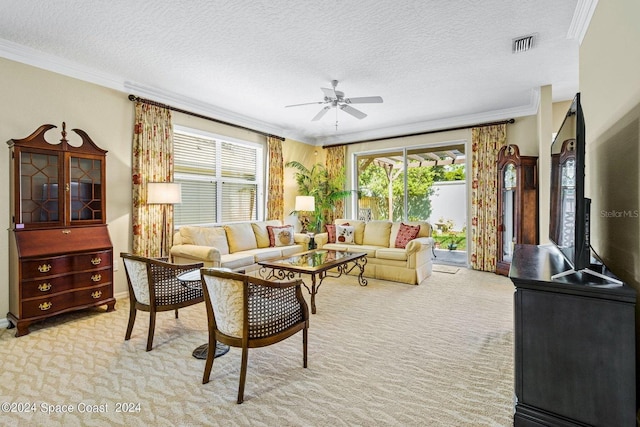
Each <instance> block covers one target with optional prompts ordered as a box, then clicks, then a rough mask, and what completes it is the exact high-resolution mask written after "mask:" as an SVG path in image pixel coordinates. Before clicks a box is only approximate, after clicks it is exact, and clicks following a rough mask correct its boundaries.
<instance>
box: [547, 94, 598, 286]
mask: <svg viewBox="0 0 640 427" xmlns="http://www.w3.org/2000/svg"><path fill="white" fill-rule="evenodd" d="M585 157H586V155H585V124H584V115H583V113H582V107H581V105H580V94H579V93H578V94H577V95H576V96H575V98H574V99H573V102H572V103H571V107H570V108H569V111H568V112H567V114H566V116H565V118H564V121H563V122H562V126H560V129H559V130H558V133H557V135H556V137H555V139H554V141H553V143H552V144H551V191H550V195H551V200H550V202H551V203H550V211H551V216H550V219H549V239H550V240H551V241H552V242H553V243H554V244H555V245H556V246H557V247H558V249H559V250H560V252H562V255H563V256H564V258H565V259H566V260H567V262H568V263H569V264H570V265H571V270H569V274H570V273H571V272H575V271H581V270H584V269H587V268H589V266H590V260H591V251H590V243H589V208H590V199H587V198H586V197H585V160H586V159H585Z"/></svg>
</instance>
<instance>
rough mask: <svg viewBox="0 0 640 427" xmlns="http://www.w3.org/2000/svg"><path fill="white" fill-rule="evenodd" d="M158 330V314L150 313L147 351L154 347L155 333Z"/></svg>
mask: <svg viewBox="0 0 640 427" xmlns="http://www.w3.org/2000/svg"><path fill="white" fill-rule="evenodd" d="M155 329H156V312H155V311H150V312H149V336H148V338H147V351H151V348H152V347H153V331H154V330H155Z"/></svg>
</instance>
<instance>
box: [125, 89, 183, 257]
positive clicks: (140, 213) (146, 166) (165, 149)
mask: <svg viewBox="0 0 640 427" xmlns="http://www.w3.org/2000/svg"><path fill="white" fill-rule="evenodd" d="M171 181H173V127H172V125H171V111H170V110H169V109H166V108H162V107H158V106H155V105H150V104H146V103H142V102H136V104H135V124H134V130H133V165H132V183H133V215H132V223H133V253H134V254H137V255H142V256H147V257H164V256H168V254H169V250H170V249H171V244H172V239H173V205H164V204H163V205H160V204H158V205H156V204H153V205H148V204H147V183H148V182H171Z"/></svg>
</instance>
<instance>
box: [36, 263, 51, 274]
mask: <svg viewBox="0 0 640 427" xmlns="http://www.w3.org/2000/svg"><path fill="white" fill-rule="evenodd" d="M49 270H51V264H42V265H39V266H38V271H39V272H40V273H48V272H49Z"/></svg>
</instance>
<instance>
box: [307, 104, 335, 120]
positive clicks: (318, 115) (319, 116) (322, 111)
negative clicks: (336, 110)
mask: <svg viewBox="0 0 640 427" xmlns="http://www.w3.org/2000/svg"><path fill="white" fill-rule="evenodd" d="M330 108H331V106H329V105H327V106H326V107H324V108H323V109H322V110H320V112H319V113H318V114H316V115H315V117H314V118H313V119H311V121H312V122H315V121H318V120H320V119H321V118H322V116H324V115H325V114H327V111H329V109H330Z"/></svg>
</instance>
